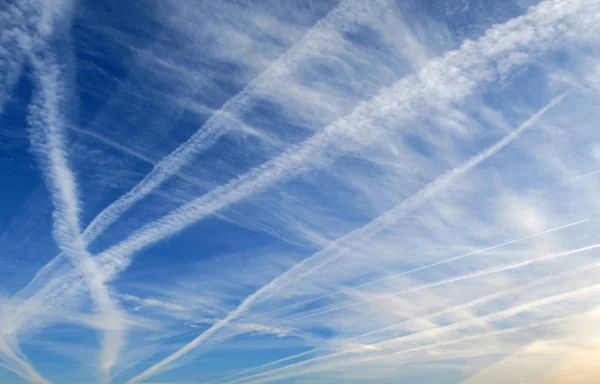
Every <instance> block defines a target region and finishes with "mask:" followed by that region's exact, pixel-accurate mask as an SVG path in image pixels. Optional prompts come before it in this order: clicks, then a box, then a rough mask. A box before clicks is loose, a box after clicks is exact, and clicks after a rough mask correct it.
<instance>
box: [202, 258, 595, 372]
mask: <svg viewBox="0 0 600 384" xmlns="http://www.w3.org/2000/svg"><path fill="white" fill-rule="evenodd" d="M598 267H600V263H598V262H595V263H591V264H588V265H585V266H583V267H580V268H577V269H575V270H571V271H567V272H562V273H558V274H554V275H551V276H546V277H543V278H540V279H537V280H534V281H530V282H528V283H526V284H522V285H519V286H515V287H511V288H506V289H502V290H500V291H497V292H494V293H491V294H488V295H485V296H482V297H479V298H477V299H474V300H471V301H468V302H466V303H461V304H458V305H455V306H452V307H448V308H444V309H441V310H439V311H436V312H433V313H429V314H427V315H425V316H421V317H411V318H409V319H406V320H403V321H400V322H397V323H394V324H390V325H387V326H385V327H382V328H378V329H375V330H373V331H369V332H366V333H363V334H360V335H355V336H352V337H350V338H348V339H346V340H347V341H354V340H356V339H360V338H364V337H367V336H371V335H374V334H377V333H381V332H384V331H387V330H390V329H394V328H397V327H399V326H401V325H404V324H407V323H411V322H414V321H419V320H429V319H433V318H435V317H437V316H440V315H443V314H446V313H452V312H456V311H460V310H463V309H468V308H472V307H474V306H477V305H480V304H484V303H487V302H490V301H492V300H496V299H498V298H501V297H503V296H506V295H509V294H514V293H518V292H522V291H524V290H525V289H526V288H531V287H533V286H537V285H541V284H544V283H547V282H550V281H554V280H558V279H561V278H564V277H566V276H571V275H574V274H577V273H581V272H585V271H589V270H592V269H595V268H598ZM328 348H329V346H326V345H325V346H321V347H317V348H313V349H310V350H308V351H305V352H301V353H298V354H295V355H291V356H287V357H284V358H281V359H279V360H275V361H271V362H269V363H266V364H263V365H260V366H256V367H252V368H248V369H245V370H243V371H240V372H237V373H235V374H231V375H228V376H224V377H222V378H220V379H217V380H214V381H213V382H214V383H216V382H221V381H224V380H227V379H232V378H234V377H236V376H241V375H244V374H247V373H251V372H254V371H258V370H261V369H264V368H268V367H271V366H274V365H278V364H281V363H284V362H286V361H290V360H295V359H298V358H300V357H303V356H307V355H310V354H312V353H314V352H317V351H322V350H326V349H328ZM246 377H249V376H246ZM242 379H243V378H242Z"/></svg>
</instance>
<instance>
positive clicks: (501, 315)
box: [230, 284, 600, 384]
mask: <svg viewBox="0 0 600 384" xmlns="http://www.w3.org/2000/svg"><path fill="white" fill-rule="evenodd" d="M597 294H600V284H594V285H591V286H588V287H584V288H579V289H575V290H571V291H568V292H564V293H560V294H556V295H552V296H548V297H544V298H542V299H538V300H533V301H530V302H527V303H525V304H519V305H516V306H513V307H511V308H507V309H504V310H501V311H498V312H494V313H491V314H488V315H484V316H478V317H475V318H472V319H468V320H464V321H460V322H458V323H453V324H450V325H447V326H441V327H437V328H431V329H427V330H424V331H421V332H417V333H413V334H409V335H405V336H399V337H394V338H391V339H388V340H384V341H380V342H377V343H373V344H369V345H368V346H369V347H373V350H382V349H386V348H388V347H394V346H396V344H397V343H398V342H407V341H414V340H421V339H424V338H425V339H427V338H430V337H432V336H439V335H440V334H444V333H447V332H450V331H454V330H459V329H462V328H465V327H468V326H469V325H472V324H477V323H481V322H487V321H496V320H501V319H505V318H508V317H511V316H515V315H517V314H519V313H522V312H526V311H530V310H533V309H536V308H538V307H541V306H544V305H548V304H553V303H557V302H562V301H569V300H576V299H579V298H582V297H589V296H592V295H597ZM550 321H552V320H550ZM529 326H531V325H528V326H525V327H529ZM506 331H507V330H506V329H504V330H499V331H493V332H492V333H497V332H506ZM484 335H485V334H484ZM478 337H482V335H474V336H469V337H466V338H460V339H458V340H451V341H447V342H440V343H433V344H431V345H425V346H420V347H416V348H409V349H401V350H397V351H393V352H390V353H380V354H377V355H376V356H372V357H367V358H361V359H350V360H347V361H341V362H338V363H336V364H334V365H330V366H328V367H327V369H329V368H332V367H340V366H344V365H348V364H360V363H364V362H367V361H371V360H376V359H380V358H384V357H389V356H395V355H398V354H402V353H408V352H413V351H418V350H422V349H427V348H431V347H432V346H438V345H445V344H453V343H457V342H462V341H464V340H470V339H472V338H478ZM390 344H393V345H391V346H390ZM361 350H364V348H363V349H361ZM357 351H358V349H357V348H350V349H347V350H344V351H339V352H334V353H330V354H328V355H323V356H318V357H315V358H312V359H308V360H304V361H301V362H298V363H294V364H290V365H287V366H284V367H281V368H276V369H272V370H270V371H267V372H262V373H259V374H255V375H251V376H248V377H245V378H241V379H238V380H234V381H231V382H230V384H232V383H238V382H242V381H247V380H250V379H252V378H261V377H265V378H264V379H259V380H255V381H250V382H252V383H264V382H269V381H273V380H280V379H283V378H289V377H292V376H296V375H299V374H305V373H309V372H317V371H321V370H323V368H319V367H316V368H313V369H307V370H304V371H301V372H296V373H294V372H291V373H288V374H281V375H279V376H275V377H267V376H268V375H270V374H273V373H276V372H282V371H287V370H290V369H292V368H299V367H303V366H306V365H309V364H312V363H314V362H316V361H322V360H327V359H331V358H333V357H337V356H342V355H346V354H348V353H352V352H357Z"/></svg>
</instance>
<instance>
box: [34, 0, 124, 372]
mask: <svg viewBox="0 0 600 384" xmlns="http://www.w3.org/2000/svg"><path fill="white" fill-rule="evenodd" d="M64 6H67V4H64V3H63V7H64ZM45 35H46V36H45ZM47 35H50V36H51V35H52V32H51V31H49V32H46V33H45V34H42V33H40V34H39V35H38V36H33V37H32V38H31V39H29V40H28V41H27V42H26V43H24V45H26V47H25V49H27V51H28V52H27V56H28V59H29V62H30V63H31V66H32V68H33V74H34V76H35V78H36V81H37V83H38V84H37V88H38V89H37V91H36V94H35V96H34V100H33V101H32V103H31V104H30V107H29V117H28V121H29V125H30V138H31V143H32V148H33V149H34V152H35V153H36V154H37V156H38V158H39V160H40V163H41V164H42V167H43V168H44V170H45V171H46V175H45V178H46V181H47V185H48V189H49V190H50V194H51V199H52V203H53V205H54V215H53V218H54V237H55V240H56V242H57V243H58V245H59V247H60V249H61V250H62V252H63V254H64V255H65V256H66V257H67V258H68V259H69V261H70V262H71V263H72V264H73V265H74V267H75V269H76V270H77V271H78V272H80V273H81V274H82V275H83V276H84V277H85V281H86V285H87V287H88V289H89V291H90V294H91V296H92V298H93V299H94V301H95V302H96V305H97V307H98V310H99V312H100V313H101V315H103V316H104V319H103V323H104V324H103V325H104V326H105V329H104V330H105V333H104V340H103V347H102V352H101V359H102V361H101V365H102V367H103V369H104V373H105V375H106V377H107V378H108V377H109V375H110V369H111V367H112V366H113V365H114V363H115V362H116V358H117V356H118V352H119V350H120V348H121V345H122V343H123V333H124V325H125V321H124V318H123V315H122V314H121V313H120V311H119V309H118V308H117V306H116V305H115V303H114V302H113V301H112V299H111V297H110V293H109V291H108V289H107V287H106V286H105V285H104V279H103V274H102V272H101V270H100V269H99V268H98V265H97V264H96V262H95V261H94V259H93V258H92V256H91V255H90V254H89V252H88V251H87V248H86V247H87V245H86V243H85V241H84V240H83V239H82V237H81V229H80V223H79V216H80V200H79V196H78V186H77V182H76V179H75V175H74V173H73V171H72V170H71V168H70V167H69V162H68V156H67V152H66V149H65V147H66V143H65V138H64V132H63V131H64V128H65V127H64V126H65V122H64V118H63V116H62V109H63V108H64V94H65V93H66V92H65V88H64V85H63V84H61V81H60V80H61V78H62V73H61V70H60V68H59V66H58V65H57V63H56V62H55V59H54V57H53V53H52V52H51V51H50V50H49V48H48V42H47ZM107 380H108V379H107Z"/></svg>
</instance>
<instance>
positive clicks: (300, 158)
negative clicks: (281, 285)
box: [23, 0, 595, 320]
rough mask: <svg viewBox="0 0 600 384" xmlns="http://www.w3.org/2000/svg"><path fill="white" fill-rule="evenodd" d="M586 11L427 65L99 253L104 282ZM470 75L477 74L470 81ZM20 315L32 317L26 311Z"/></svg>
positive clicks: (449, 97) (493, 37) (491, 36)
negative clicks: (158, 246) (145, 252)
mask: <svg viewBox="0 0 600 384" xmlns="http://www.w3.org/2000/svg"><path fill="white" fill-rule="evenodd" d="M593 4H595V3H593ZM589 7H590V4H589V3H586V2H583V1H566V0H554V1H546V2H543V3H541V4H540V5H538V6H536V7H533V8H531V9H530V11H529V12H528V13H527V14H526V15H524V16H521V17H519V18H516V19H513V20H511V21H510V22H509V23H506V24H501V25H497V26H494V27H492V28H491V29H490V30H489V31H488V32H487V33H486V34H485V36H483V37H482V38H480V39H479V40H477V41H475V42H469V43H465V44H463V46H462V47H461V48H460V49H458V50H456V51H452V52H449V53H448V54H446V55H445V56H444V57H443V58H440V59H439V60H435V61H434V62H432V63H430V64H428V65H426V66H425V68H423V69H422V70H421V71H420V72H419V73H418V74H417V75H415V76H410V77H407V78H404V79H402V80H399V81H398V82H396V83H395V84H394V85H393V86H392V87H390V88H388V89H386V90H383V91H382V92H381V93H380V94H379V95H378V96H376V97H374V98H373V99H372V100H370V101H369V102H363V103H362V104H360V105H359V106H358V107H357V108H356V109H355V110H354V111H353V112H352V113H351V114H349V115H348V116H346V117H345V118H343V119H341V120H338V121H336V122H334V123H333V124H331V125H329V126H327V127H326V128H324V130H323V131H322V132H320V133H318V134H316V135H314V136H313V137H311V138H310V139H308V140H306V141H305V142H303V143H301V144H299V145H296V146H293V147H292V148H290V149H289V150H288V151H286V152H284V153H283V154H281V155H280V156H278V157H276V158H274V159H272V160H271V161H268V162H267V163H265V164H263V165H262V166H260V167H257V168H255V169H254V170H252V171H250V172H249V173H247V174H245V175H243V176H240V177H238V178H237V179H235V180H233V181H231V182H229V183H227V184H226V185H224V186H222V187H219V188H217V189H215V190H214V191H212V192H210V193H208V194H206V195H204V196H201V197H199V198H198V199H195V200H193V201H192V202H190V203H188V204H186V205H184V206H182V207H180V208H179V209H177V210H175V211H173V212H172V213H171V214H169V215H166V216H165V217H163V218H162V219H159V220H157V221H155V222H153V223H150V224H147V225H145V226H143V227H142V228H141V229H140V230H138V231H136V232H135V233H134V234H133V235H131V236H130V237H129V238H127V239H126V240H124V241H123V242H121V243H120V244H117V245H116V246H113V247H111V248H109V249H108V250H106V251H105V252H103V253H101V254H100V255H98V260H99V264H100V265H102V266H103V268H104V274H105V276H106V278H113V277H114V276H116V275H117V274H118V273H119V272H120V271H122V270H123V269H125V268H126V267H127V266H128V265H129V263H130V262H131V257H132V255H133V254H134V253H135V252H137V251H139V250H140V249H142V248H144V247H146V246H148V245H150V244H153V243H155V242H157V241H160V240H161V239H163V238H164V237H166V236H169V235H172V234H174V233H176V232H178V231H180V230H182V229H183V228H185V227H186V226H188V225H190V224H192V223H194V222H197V221H198V220H202V219H203V218H205V217H207V216H209V215H212V214H213V213H215V212H216V211H218V210H220V209H222V208H224V207H226V206H228V205H230V204H233V203H236V202H238V201H240V200H242V199H244V198H246V197H247V196H249V195H251V194H253V193H257V192H260V191H263V190H265V189H266V188H269V187H270V186H272V185H273V184H275V183H277V182H281V181H283V180H286V179H289V178H291V177H294V176H297V175H298V174H300V173H302V172H306V171H308V170H310V169H313V168H314V167H316V166H318V165H319V164H322V163H324V162H327V161H328V155H327V153H325V152H326V150H328V149H331V148H334V147H335V146H336V145H337V144H339V142H340V141H341V142H344V141H346V140H352V141H354V142H355V143H356V145H364V144H366V143H368V142H369V140H373V138H374V137H375V136H376V134H377V129H376V128H375V127H373V126H372V124H371V123H372V122H373V121H374V120H375V119H377V118H381V117H385V116H389V115H394V116H397V115H398V114H401V115H402V116H403V117H405V118H407V119H408V118H410V117H412V116H413V115H414V111H413V110H412V107H414V106H416V105H420V104H427V102H428V100H431V99H433V100H436V102H438V101H441V102H448V101H459V100H461V99H463V98H464V97H466V96H467V95H468V94H470V93H471V92H472V91H473V90H474V89H475V87H477V86H478V85H479V84H481V83H484V82H489V81H491V80H494V79H495V78H496V76H498V75H500V74H503V73H506V72H508V71H509V70H510V69H511V68H512V67H514V66H517V65H522V63H523V61H519V62H509V63H505V64H507V65H503V66H501V67H498V68H494V69H493V70H488V69H489V68H490V66H493V63H494V61H495V60H499V59H501V58H505V57H507V55H508V54H509V53H512V52H515V51H520V50H525V51H527V52H529V51H530V50H531V48H532V46H535V49H536V50H538V51H542V50H544V49H547V48H548V47H549V46H550V44H551V43H553V42H555V41H556V39H557V38H559V37H560V36H562V35H563V32H562V31H565V30H569V29H570V28H571V27H577V28H588V27H589V26H590V25H593V22H594V17H593V16H595V12H593V11H595V9H594V8H591V9H589ZM573 16H579V17H577V18H575V17H573ZM575 19H576V20H575ZM532 32H534V33H532ZM508 64H510V65H508ZM473 74H478V76H475V77H474V76H473ZM59 282H60V284H59ZM50 284H51V285H54V284H56V285H57V286H58V287H60V289H59V290H58V292H62V293H63V294H59V293H58V292H57V291H56V290H52V289H47V288H45V287H44V288H43V289H42V290H41V291H40V292H39V295H36V296H35V297H34V298H33V300H34V301H35V300H40V301H43V300H44V298H46V297H48V296H50V297H53V298H54V299H56V301H57V302H60V301H61V300H64V299H65V297H66V296H68V295H65V294H64V292H65V291H68V292H69V295H71V294H74V293H76V292H77V289H78V288H77V287H78V286H80V284H81V283H80V281H79V278H78V277H77V275H76V274H73V273H67V274H65V275H63V276H59V277H58V278H57V279H56V280H54V281H52V282H51V283H50ZM273 288H274V286H270V288H269V289H267V290H266V291H263V294H261V296H264V293H266V292H269V291H271V290H273ZM252 301H254V299H252ZM33 312H34V313H35V310H34V311H33ZM23 315H24V316H31V314H30V313H27V311H26V313H25V314H23ZM230 320H231V319H230Z"/></svg>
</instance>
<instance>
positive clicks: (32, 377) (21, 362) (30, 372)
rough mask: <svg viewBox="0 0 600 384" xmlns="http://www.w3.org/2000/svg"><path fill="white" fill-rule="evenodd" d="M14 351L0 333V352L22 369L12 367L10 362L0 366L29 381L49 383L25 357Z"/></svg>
mask: <svg viewBox="0 0 600 384" xmlns="http://www.w3.org/2000/svg"><path fill="white" fill-rule="evenodd" d="M17 350H18V349H17ZM14 351H15V348H13V347H10V346H9V345H8V343H7V342H6V341H5V340H4V335H2V337H0V353H1V354H2V355H4V356H5V358H6V359H8V360H9V361H11V362H12V363H14V364H16V365H17V366H18V367H19V368H21V369H22V371H21V370H19V369H17V368H15V367H13V366H12V365H10V364H0V367H4V368H5V369H7V370H9V371H10V372H13V373H14V374H16V375H18V376H20V377H21V378H23V379H25V380H27V381H29V382H30V383H34V384H50V382H49V381H48V380H46V379H45V378H44V377H42V376H41V375H40V374H39V373H38V372H37V371H36V370H35V369H34V368H33V367H32V366H31V364H30V363H29V362H28V361H27V360H26V359H25V358H23V357H21V356H19V355H18V354H17V353H15V352H14Z"/></svg>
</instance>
